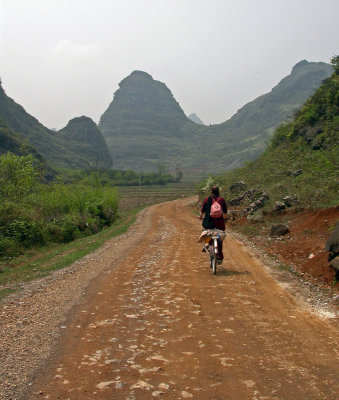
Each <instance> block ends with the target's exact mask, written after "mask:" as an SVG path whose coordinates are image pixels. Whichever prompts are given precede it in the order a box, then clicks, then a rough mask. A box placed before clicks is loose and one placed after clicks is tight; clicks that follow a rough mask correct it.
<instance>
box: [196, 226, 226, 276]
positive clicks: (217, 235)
mask: <svg viewBox="0 0 339 400" xmlns="http://www.w3.org/2000/svg"><path fill="white" fill-rule="evenodd" d="M225 236H226V235H225V232H224V231H222V230H220V229H208V230H205V231H203V232H202V234H201V235H200V238H199V242H203V243H204V249H203V251H205V252H207V253H208V254H209V259H210V267H211V269H212V273H213V275H215V274H216V273H217V265H218V264H221V263H222V261H220V260H219V259H218V241H219V240H220V241H223V240H224V239H225Z"/></svg>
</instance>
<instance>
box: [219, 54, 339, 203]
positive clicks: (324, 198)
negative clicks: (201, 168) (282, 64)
mask: <svg viewBox="0 0 339 400" xmlns="http://www.w3.org/2000/svg"><path fill="white" fill-rule="evenodd" d="M338 60H339V59H338V57H335V58H334V59H333V60H332V63H333V66H334V68H333V69H334V72H333V74H332V76H331V77H330V78H329V79H327V80H326V81H325V82H324V83H323V84H322V85H321V87H320V88H319V89H318V90H317V91H316V93H315V94H314V95H313V96H312V97H311V98H309V99H308V100H307V102H306V103H305V105H304V107H303V108H302V109H301V110H300V111H298V112H297V113H296V116H295V119H294V120H293V121H292V122H290V123H288V124H284V125H281V126H280V127H279V128H278V129H277V130H276V131H275V134H274V136H273V138H272V140H271V143H270V145H269V146H268V148H267V149H266V151H265V152H264V153H263V154H262V155H261V156H260V157H259V158H258V159H257V160H255V161H253V162H250V163H248V164H247V165H246V166H245V167H242V168H239V169H236V170H233V171H231V172H229V173H227V174H224V175H222V176H219V177H216V178H214V181H215V182H216V183H218V184H219V185H220V186H221V187H222V190H223V193H224V194H225V195H226V197H227V198H228V199H231V198H232V197H234V194H232V193H231V192H230V190H229V188H230V186H231V184H233V183H234V182H236V181H240V180H242V181H244V182H246V184H247V187H249V188H252V187H255V186H257V187H258V188H260V189H261V190H265V191H266V192H267V193H268V194H269V196H270V200H269V202H268V203H267V205H266V207H267V208H272V203H273V202H274V201H277V200H280V201H281V200H282V198H283V197H284V196H286V195H291V194H296V195H297V196H298V199H299V200H300V206H302V207H305V206H312V207H315V208H317V207H329V206H335V205H337V204H338V199H339V195H338V193H339V174H338V160H339V141H338V137H339V102H338V99H339V75H338ZM296 170H302V173H300V174H299V175H297V176H296V175H293V174H291V171H296Z"/></svg>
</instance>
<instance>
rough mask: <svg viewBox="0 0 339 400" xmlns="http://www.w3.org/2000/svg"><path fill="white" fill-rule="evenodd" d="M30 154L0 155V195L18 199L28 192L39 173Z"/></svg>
mask: <svg viewBox="0 0 339 400" xmlns="http://www.w3.org/2000/svg"><path fill="white" fill-rule="evenodd" d="M34 164H35V160H34V157H33V156H32V155H31V154H28V155H27V156H17V155H15V154H13V153H10V152H8V153H6V154H3V155H2V156H0V197H2V198H3V199H9V200H18V199H20V198H22V197H23V196H25V195H27V194H28V193H30V192H31V191H32V189H33V187H34V186H35V184H36V183H37V180H38V177H39V175H40V173H39V171H38V170H37V168H36V167H35V165H34Z"/></svg>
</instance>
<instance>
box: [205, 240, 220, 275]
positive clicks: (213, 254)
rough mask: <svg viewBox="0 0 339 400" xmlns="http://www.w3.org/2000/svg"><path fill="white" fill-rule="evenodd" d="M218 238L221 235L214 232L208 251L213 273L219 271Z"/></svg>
mask: <svg viewBox="0 0 339 400" xmlns="http://www.w3.org/2000/svg"><path fill="white" fill-rule="evenodd" d="M218 239H219V237H218V236H217V235H216V234H215V233H213V235H212V236H211V240H210V243H209V246H208V251H209V256H210V267H211V268H212V273H213V275H215V274H216V273H217V259H218ZM211 242H212V243H211Z"/></svg>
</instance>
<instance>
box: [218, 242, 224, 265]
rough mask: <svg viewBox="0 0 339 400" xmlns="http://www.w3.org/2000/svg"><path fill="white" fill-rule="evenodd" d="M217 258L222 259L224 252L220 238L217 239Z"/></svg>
mask: <svg viewBox="0 0 339 400" xmlns="http://www.w3.org/2000/svg"><path fill="white" fill-rule="evenodd" d="M218 258H219V259H220V260H223V259H224V254H223V252H222V240H220V239H218Z"/></svg>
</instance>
